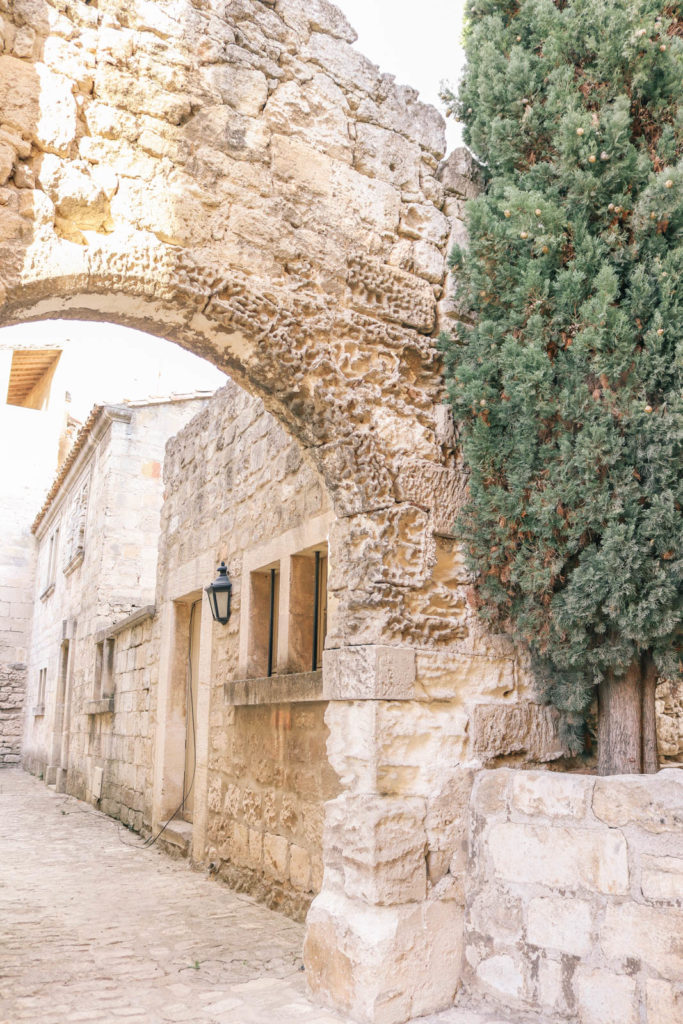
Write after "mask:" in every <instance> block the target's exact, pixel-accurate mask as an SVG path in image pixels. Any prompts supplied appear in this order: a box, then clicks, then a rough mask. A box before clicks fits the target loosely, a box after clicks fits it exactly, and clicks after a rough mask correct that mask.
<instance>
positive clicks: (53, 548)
mask: <svg viewBox="0 0 683 1024" xmlns="http://www.w3.org/2000/svg"><path fill="white" fill-rule="evenodd" d="M58 551H59V527H58V526H56V527H55V529H54V530H53V531H52V533H51V534H50V541H49V546H48V554H47V578H46V580H45V590H49V588H50V587H51V586H52V585H53V584H54V582H55V579H56V576H57V553H58Z"/></svg>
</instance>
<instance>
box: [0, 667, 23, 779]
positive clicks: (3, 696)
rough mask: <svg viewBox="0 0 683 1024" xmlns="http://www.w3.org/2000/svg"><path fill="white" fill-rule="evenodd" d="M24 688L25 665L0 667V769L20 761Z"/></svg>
mask: <svg viewBox="0 0 683 1024" xmlns="http://www.w3.org/2000/svg"><path fill="white" fill-rule="evenodd" d="M25 687H26V666H25V665H22V664H16V665H14V664H9V665H8V664H2V665H0V768H2V767H3V766H5V765H7V766H9V765H16V764H18V763H19V761H20V760H21V732H22V727H23V711H24V690H25Z"/></svg>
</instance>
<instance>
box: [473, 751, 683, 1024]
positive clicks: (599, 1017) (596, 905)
mask: <svg viewBox="0 0 683 1024" xmlns="http://www.w3.org/2000/svg"><path fill="white" fill-rule="evenodd" d="M470 810H471V820H470V836H469V867H468V875H467V888H468V892H467V909H466V919H465V970H464V980H465V984H466V986H467V988H468V990H469V995H470V996H471V998H472V1000H474V1001H477V1002H478V1001H483V1002H485V1003H487V1002H488V1003H491V1004H493V1005H494V1006H495V1007H496V1009H498V1008H500V1007H503V1006H504V1007H505V1008H506V1010H507V1011H508V1012H509V1010H510V1008H515V1009H518V1010H520V1011H527V1012H529V1011H534V1010H535V1011H537V1012H540V1014H541V1015H542V1016H543V1017H544V1019H546V1020H552V1021H553V1022H556V1021H564V1020H567V1021H572V1022H578V1024H678V1022H680V1021H681V1020H683V984H682V983H683V939H682V936H683V909H681V907H682V906H683V829H682V828H681V826H682V825H683V772H680V771H678V770H677V769H666V770H664V771H660V772H659V773H658V774H657V775H656V776H617V777H613V778H595V777H592V776H581V775H568V774H566V773H559V772H558V773H555V772H541V771H531V772H515V771H511V770H509V769H498V770H496V771H490V772H481V773H480V774H479V775H478V777H477V779H476V781H475V785H474V788H473V792H472V800H471V805H470Z"/></svg>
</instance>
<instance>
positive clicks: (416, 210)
mask: <svg viewBox="0 0 683 1024" xmlns="http://www.w3.org/2000/svg"><path fill="white" fill-rule="evenodd" d="M399 232H400V234H402V235H405V236H406V238H421V239H423V240H424V241H426V242H432V243H433V244H434V245H439V246H443V245H444V244H445V242H446V239H447V238H448V235H449V232H450V223H449V221H448V219H447V218H446V217H445V216H444V215H443V213H441V211H440V210H437V209H436V207H435V206H427V205H426V204H417V203H411V204H410V205H409V206H408V207H407V208H406V209H405V210H404V211H403V212H402V214H401V223H400V227H399Z"/></svg>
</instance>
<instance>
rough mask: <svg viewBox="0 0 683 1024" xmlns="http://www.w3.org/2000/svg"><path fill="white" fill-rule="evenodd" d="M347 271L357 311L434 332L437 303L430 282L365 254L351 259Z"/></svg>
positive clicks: (352, 300)
mask: <svg viewBox="0 0 683 1024" xmlns="http://www.w3.org/2000/svg"><path fill="white" fill-rule="evenodd" d="M347 268H348V269H347V272H346V282H347V284H348V286H349V288H350V290H351V305H352V307H353V308H354V309H357V310H358V311H359V312H361V313H369V314H371V315H380V316H383V317H386V318H387V319H388V320H393V321H395V322H396V323H398V324H405V325H406V326H407V327H414V328H416V329H417V330H418V331H424V332H427V333H428V332H429V331H431V330H432V328H433V327H434V318H435V315H436V302H435V300H434V293H433V291H432V288H431V286H430V285H429V283H428V282H426V281H423V280H422V279H421V278H418V277H416V276H415V275H414V274H407V273H405V272H404V271H403V270H397V269H396V268H395V267H389V266H386V264H383V263H381V262H380V261H379V260H376V259H372V258H371V257H369V256H367V255H364V254H363V255H361V254H354V255H353V256H350V257H349V258H348V260H347Z"/></svg>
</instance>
